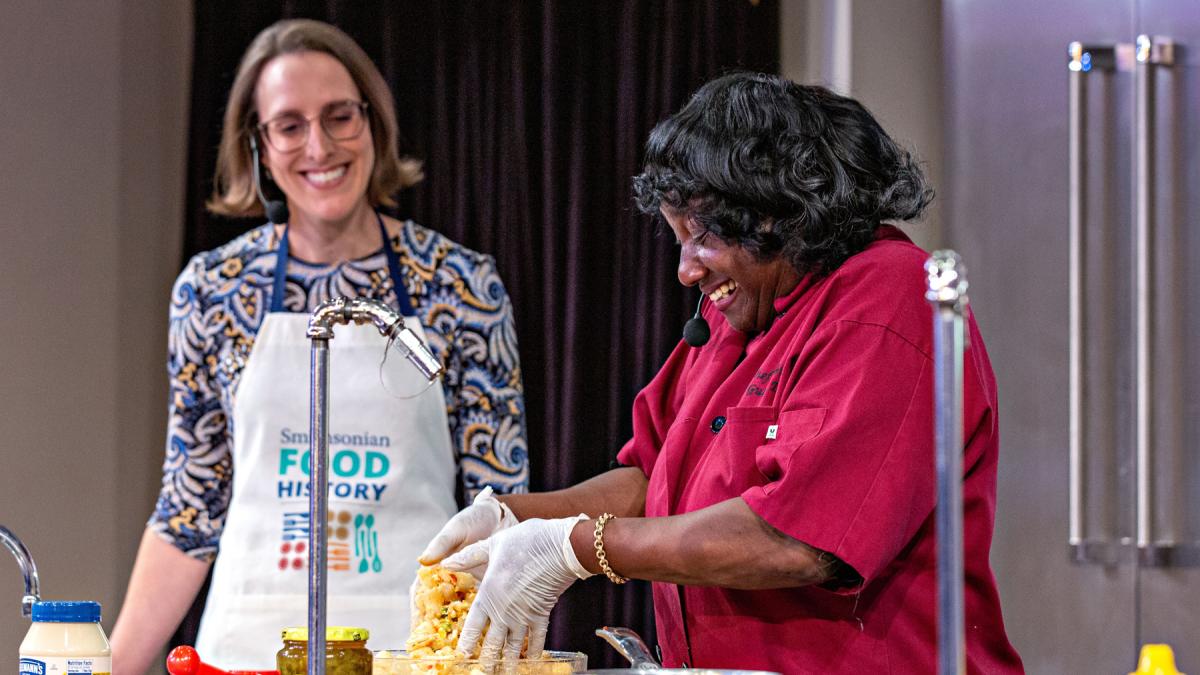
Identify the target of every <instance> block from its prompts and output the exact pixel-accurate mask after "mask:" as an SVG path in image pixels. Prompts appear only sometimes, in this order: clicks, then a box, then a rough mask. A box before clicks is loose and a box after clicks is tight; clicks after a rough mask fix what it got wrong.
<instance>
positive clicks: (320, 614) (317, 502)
mask: <svg viewBox="0 0 1200 675" xmlns="http://www.w3.org/2000/svg"><path fill="white" fill-rule="evenodd" d="M332 337H333V331H332V330H330V331H329V336H328V337H313V338H312V364H311V369H310V375H311V377H312V382H311V390H310V399H309V402H310V405H309V420H308V438H309V441H310V450H309V458H308V467H309V488H308V672H309V673H310V675H325V617H326V601H327V599H328V591H327V589H326V587H325V582H326V580H327V576H328V575H327V571H328V570H327V567H326V566H327V564H328V562H327V560H328V553H327V551H326V548H327V536H328V533H327V532H326V528H325V514H326V513H328V512H329V339H330V338H332Z"/></svg>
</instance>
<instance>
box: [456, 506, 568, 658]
mask: <svg viewBox="0 0 1200 675" xmlns="http://www.w3.org/2000/svg"><path fill="white" fill-rule="evenodd" d="M587 518H588V517H587V516H585V515H583V514H579V515H578V516H576V517H574V518H558V519H556V520H540V519H537V518H530V519H529V520H526V521H524V522H521V523H518V524H517V525H516V526H515V527H511V528H509V529H506V530H504V531H502V532H500V533H498V534H496V535H494V536H492V537H491V538H489V539H485V540H483V541H480V542H476V543H474V544H471V545H470V546H468V547H466V548H464V549H463V550H461V551H459V552H458V553H455V554H454V555H452V556H450V557H449V558H446V559H445V560H443V561H442V566H443V567H445V568H446V569H450V570H466V569H470V568H472V567H478V566H479V565H481V564H484V563H487V566H488V573H487V576H486V577H485V578H484V579H483V583H481V584H480V585H479V592H478V594H477V595H476V596H475V602H474V603H473V604H472V605H471V611H470V612H468V613H467V618H466V621H465V622H464V623H463V629H462V633H461V634H460V635H459V638H458V651H459V652H460V653H462V654H463V655H466V656H471V655H472V654H473V653H474V651H475V647H476V645H478V644H479V638H480V636H481V635H483V631H484V629H485V628H486V629H487V635H486V636H483V647H482V649H480V652H479V656H480V658H487V659H494V658H496V657H497V656H500V655H501V654H503V657H504V658H506V659H516V658H518V657H520V655H521V647H522V644H523V643H524V641H525V637H526V636H528V637H529V650H528V651H527V652H526V653H527V654H528V655H529V656H531V657H536V656H540V655H541V653H542V649H543V648H544V647H545V646H546V630H547V629H548V627H549V625H550V610H552V609H554V605H555V604H556V603H557V602H558V598H559V596H560V595H562V594H563V592H564V591H566V590H567V588H568V587H570V585H571V584H573V583H575V580H576V579H586V578H588V577H590V576H592V573H591V572H588V571H587V570H586V569H584V567H583V565H581V564H579V558H577V557H576V556H575V550H574V549H573V548H571V530H572V529H573V528H574V527H575V524H576V523H578V522H579V521H581V520H587ZM489 622H490V623H489Z"/></svg>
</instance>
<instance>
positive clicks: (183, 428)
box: [148, 221, 529, 560]
mask: <svg viewBox="0 0 1200 675" xmlns="http://www.w3.org/2000/svg"><path fill="white" fill-rule="evenodd" d="M277 245H278V241H277V238H276V237H275V236H274V232H273V229H272V227H271V226H270V225H263V226H261V227H258V228H255V229H254V230H251V231H250V232H247V233H246V234H244V235H242V236H240V237H238V238H237V239H234V240H233V241H231V242H229V243H228V244H225V245H224V246H221V247H219V248H217V249H214V250H212V251H208V252H205V253H200V254H197V255H196V256H195V257H193V258H192V259H191V261H189V262H188V264H187V267H185V268H184V270H183V272H182V273H180V275H179V278H178V279H177V280H176V282H175V287H174V290H173V291H172V294H171V313H170V329H169V331H170V332H169V336H168V362H167V369H168V373H169V374H170V402H169V418H168V426H167V452H166V460H165V461H164V462H163V484H162V491H161V492H160V493H159V497H158V502H157V504H156V505H155V509H154V514H153V515H152V516H151V517H150V521H149V524H148V526H149V527H150V528H151V530H152V531H154V532H156V533H158V534H159V535H160V536H162V537H164V538H165V539H167V540H168V541H170V542H171V543H173V544H174V545H175V546H176V547H178V548H179V549H180V550H182V551H184V552H186V553H187V554H188V555H191V556H193V557H196V558H201V559H206V560H207V559H211V558H212V557H213V556H214V555H215V554H216V550H217V544H218V541H219V540H220V537H221V530H222V528H223V526H224V524H225V515H226V509H227V508H228V507H229V500H230V497H231V493H232V486H233V459H232V445H233V434H232V433H231V423H232V420H231V412H232V410H233V401H234V398H235V397H236V396H237V386H238V381H239V380H240V376H241V370H242V366H243V365H244V362H245V357H246V355H248V354H249V353H250V349H251V348H252V347H253V345H254V339H255V336H256V335H257V334H258V329H259V326H261V325H262V320H263V317H264V316H265V314H266V310H267V309H268V305H267V303H269V302H270V297H271V284H272V282H273V277H274V271H275V259H276V258H275V248H276V246H277ZM391 246H392V247H393V249H394V250H395V251H396V252H397V253H398V255H399V258H400V264H401V267H402V268H403V274H404V276H405V285H406V286H407V289H406V290H407V292H408V295H409V298H410V299H411V301H412V305H413V308H414V310H415V311H416V314H417V316H418V317H419V318H420V319H421V323H422V324H423V325H424V326H425V332H426V336H427V339H428V341H429V346H430V347H431V348H432V349H433V351H434V353H435V354H436V355H437V356H438V358H440V359H441V360H442V363H443V364H444V365H445V367H446V375H445V378H444V380H443V387H444V390H445V396H446V413H447V416H448V417H449V425H450V443H451V446H452V447H453V448H454V450H455V454H456V456H457V457H458V466H459V477H460V480H461V481H462V484H463V488H464V490H465V494H466V497H467V499H468V501H469V500H470V499H472V498H473V497H474V496H475V494H476V493H478V492H479V491H480V490H482V489H483V488H484V487H485V486H488V485H490V486H492V489H494V490H496V491H497V492H500V493H511V492H525V491H527V490H528V487H529V455H528V448H527V445H526V440H525V400H524V394H523V391H522V385H521V368H520V362H519V359H518V356H517V336H516V330H515V327H514V325H513V312H512V304H511V302H510V301H509V298H508V294H507V293H506V292H505V290H504V284H503V282H501V280H500V276H499V275H498V274H497V272H496V265H495V261H494V260H493V259H492V257H491V256H487V255H483V254H480V253H476V252H474V251H471V250H470V249H467V248H465V247H463V246H460V245H459V244H457V243H455V242H453V241H451V240H449V239H447V238H446V237H444V236H442V235H440V234H438V233H437V232H434V231H433V230H430V229H427V228H424V227H422V226H420V225H417V224H415V223H413V222H411V221H408V222H405V223H403V224H402V227H401V228H400V231H399V233H398V234H396V235H393V236H392V238H391ZM287 270H288V271H287V277H288V278H287V290H286V296H285V299H284V308H285V309H286V310H287V311H289V312H305V313H308V312H311V311H312V310H313V309H315V308H316V307H317V305H319V304H321V303H322V302H324V301H325V300H328V299H329V298H332V297H337V296H348V297H365V298H374V299H377V300H380V301H382V302H385V303H387V304H388V305H389V306H391V307H398V303H397V300H396V295H395V292H394V289H393V284H392V281H391V278H390V275H389V274H388V265H387V256H386V255H385V252H384V250H383V249H382V248H380V249H379V251H377V252H376V253H374V254H372V255H370V256H368V257H366V258H362V259H359V260H353V261H349V262H344V263H340V264H336V265H324V264H322V265H315V264H311V263H306V262H303V261H301V260H298V259H296V258H295V257H294V256H293V257H292V259H291V260H290V261H289V263H288V268H287Z"/></svg>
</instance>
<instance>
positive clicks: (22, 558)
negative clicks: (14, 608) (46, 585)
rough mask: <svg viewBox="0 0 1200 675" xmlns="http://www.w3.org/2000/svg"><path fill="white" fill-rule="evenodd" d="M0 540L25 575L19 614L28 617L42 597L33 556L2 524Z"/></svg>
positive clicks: (0, 526)
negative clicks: (23, 593) (23, 592)
mask: <svg viewBox="0 0 1200 675" xmlns="http://www.w3.org/2000/svg"><path fill="white" fill-rule="evenodd" d="M0 542H4V546H5V548H7V549H8V550H9V551H11V552H12V554H13V557H14V558H16V559H17V565H18V566H19V567H20V568H21V575H22V576H24V577H25V595H24V596H22V597H21V616H24V617H27V618H28V617H30V616H32V615H33V604H34V603H35V602H38V601H39V600H41V599H42V597H41V589H40V584H39V583H38V573H37V565H36V564H35V563H34V562H33V556H31V555H29V549H27V548H25V544H23V543H22V542H21V540H20V538H18V537H17V535H15V534H13V532H12V530H10V529H8V528H7V527H4V526H3V525H0Z"/></svg>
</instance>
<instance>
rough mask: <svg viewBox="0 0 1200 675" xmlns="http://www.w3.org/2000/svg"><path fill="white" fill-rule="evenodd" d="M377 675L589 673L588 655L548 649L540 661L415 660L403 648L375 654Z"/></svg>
mask: <svg viewBox="0 0 1200 675" xmlns="http://www.w3.org/2000/svg"><path fill="white" fill-rule="evenodd" d="M374 663H375V666H374V667H375V670H374V675H427V674H429V673H433V674H435V675H570V673H582V672H583V671H585V670H587V654H584V653H583V652H555V651H549V650H547V651H546V652H544V655H543V657H542V658H540V659H528V658H524V659H518V660H516V661H511V660H503V659H486V660H485V659H461V658H455V657H434V656H425V657H411V656H409V655H408V652H406V651H404V650H403V649H385V650H381V651H377V652H375V661H374Z"/></svg>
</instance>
